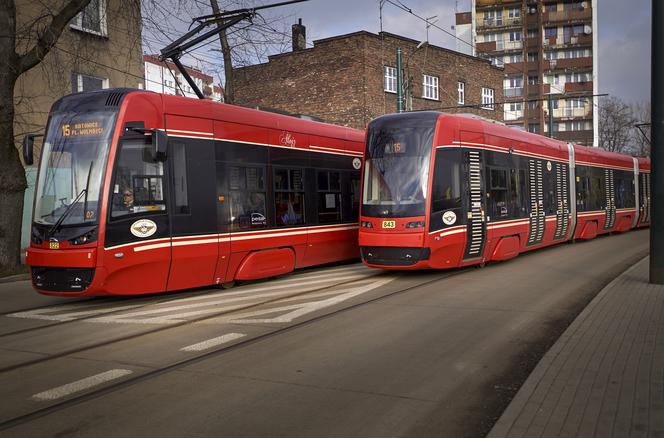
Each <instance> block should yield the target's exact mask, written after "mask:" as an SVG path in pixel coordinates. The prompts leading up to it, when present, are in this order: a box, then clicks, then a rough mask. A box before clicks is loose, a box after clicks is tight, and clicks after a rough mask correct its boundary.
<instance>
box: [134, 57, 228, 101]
mask: <svg viewBox="0 0 664 438" xmlns="http://www.w3.org/2000/svg"><path fill="white" fill-rule="evenodd" d="M144 61H145V62H144V63H145V89H146V90H149V91H155V92H157V93H162V94H174V95H178V96H185V97H191V98H194V99H197V98H198V96H196V93H194V90H193V89H192V88H191V87H190V86H189V83H188V82H187V81H186V80H185V78H184V76H182V75H181V74H180V73H179V71H178V70H177V68H176V67H175V66H174V65H172V64H170V63H168V64H167V63H164V62H159V61H158V60H157V59H156V58H154V57H152V56H150V55H146V56H145V57H144ZM169 67H170V68H169ZM187 70H188V73H189V75H190V76H191V78H192V79H193V80H194V83H195V84H196V86H197V87H198V89H199V90H201V91H202V92H203V94H205V95H206V97H207V98H208V99H212V100H215V101H218V102H221V101H222V93H221V88H220V87H218V86H215V85H214V84H213V82H212V80H213V79H212V76H209V75H206V74H204V73H202V72H200V71H198V70H194V69H190V68H187Z"/></svg>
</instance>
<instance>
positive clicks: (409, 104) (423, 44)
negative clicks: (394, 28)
mask: <svg viewBox="0 0 664 438" xmlns="http://www.w3.org/2000/svg"><path fill="white" fill-rule="evenodd" d="M428 45H429V41H420V43H419V44H418V45H417V46H416V47H415V48H414V49H413V50H411V51H410V53H409V54H408V56H407V57H406V80H405V83H404V84H403V86H404V89H405V94H406V107H407V108H406V110H407V111H412V110H413V97H412V96H411V92H410V87H411V78H410V58H412V56H413V55H414V54H415V52H417V51H418V50H420V49H421V48H422V47H426V46H428Z"/></svg>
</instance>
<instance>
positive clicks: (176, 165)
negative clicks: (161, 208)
mask: <svg viewBox="0 0 664 438" xmlns="http://www.w3.org/2000/svg"><path fill="white" fill-rule="evenodd" d="M170 148H171V156H172V157H173V158H172V162H173V188H174V191H173V204H174V208H175V214H189V213H190V211H189V200H188V193H187V155H186V152H185V145H184V143H181V142H178V141H173V142H172V143H171V144H170Z"/></svg>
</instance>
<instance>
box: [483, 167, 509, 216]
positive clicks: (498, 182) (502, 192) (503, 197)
mask: <svg viewBox="0 0 664 438" xmlns="http://www.w3.org/2000/svg"><path fill="white" fill-rule="evenodd" d="M489 181H490V191H489V193H488V201H489V204H490V205H491V211H492V216H493V217H494V218H506V217H508V216H509V210H508V206H507V170H506V169H495V168H489Z"/></svg>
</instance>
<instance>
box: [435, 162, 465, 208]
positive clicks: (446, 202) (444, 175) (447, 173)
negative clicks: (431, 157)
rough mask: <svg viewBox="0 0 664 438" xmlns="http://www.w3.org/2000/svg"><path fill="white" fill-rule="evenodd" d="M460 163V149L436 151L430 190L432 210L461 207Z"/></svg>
mask: <svg viewBox="0 0 664 438" xmlns="http://www.w3.org/2000/svg"><path fill="white" fill-rule="evenodd" d="M461 163H462V160H461V152H460V151H446V150H439V151H437V152H436V164H435V166H434V176H433V186H432V190H431V211H432V212H439V211H445V210H452V209H455V208H461V182H462V180H461V169H462V164H461Z"/></svg>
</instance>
